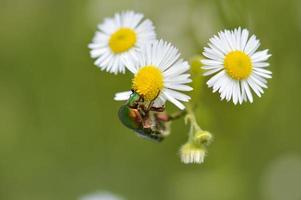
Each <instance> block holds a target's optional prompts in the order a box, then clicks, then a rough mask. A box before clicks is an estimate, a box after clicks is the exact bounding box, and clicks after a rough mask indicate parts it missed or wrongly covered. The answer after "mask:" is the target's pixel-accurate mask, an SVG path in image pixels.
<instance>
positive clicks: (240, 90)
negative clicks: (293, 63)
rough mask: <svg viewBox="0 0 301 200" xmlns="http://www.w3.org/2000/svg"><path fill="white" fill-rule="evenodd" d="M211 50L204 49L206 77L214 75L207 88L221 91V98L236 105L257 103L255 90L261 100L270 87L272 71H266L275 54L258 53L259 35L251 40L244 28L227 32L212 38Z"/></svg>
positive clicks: (264, 51) (203, 61) (208, 48)
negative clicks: (254, 100)
mask: <svg viewBox="0 0 301 200" xmlns="http://www.w3.org/2000/svg"><path fill="white" fill-rule="evenodd" d="M208 46H209V47H205V48H204V52H203V55H204V56H205V57H206V58H207V59H203V60H202V63H203V64H204V66H203V67H202V68H203V69H204V70H205V71H206V72H205V73H204V75H205V76H209V75H213V74H214V76H213V77H212V78H210V79H209V80H208V82H207V85H208V86H209V87H211V88H213V92H216V91H218V92H219V93H220V97H221V99H222V100H223V99H226V100H227V101H230V100H231V99H232V101H233V103H234V104H237V103H238V102H239V103H240V104H241V103H242V102H243V101H250V102H251V103H252V102H253V96H252V92H251V91H253V92H254V93H255V94H256V95H257V96H259V97H261V94H263V88H267V85H266V84H267V81H266V79H268V78H272V76H271V74H272V72H271V71H269V70H267V69H265V68H266V67H268V66H269V63H268V62H267V60H268V58H269V57H270V56H271V54H269V53H268V50H263V51H257V49H258V47H259V46H260V42H259V40H258V39H256V36H255V35H252V36H251V37H250V38H249V31H248V30H247V29H243V30H241V28H238V29H235V30H232V31H230V30H225V31H222V32H220V33H218V36H216V35H215V36H214V37H212V38H211V39H210V43H209V44H208Z"/></svg>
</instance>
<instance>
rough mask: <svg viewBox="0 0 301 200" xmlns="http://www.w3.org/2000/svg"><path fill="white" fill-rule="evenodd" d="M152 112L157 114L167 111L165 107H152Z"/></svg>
mask: <svg viewBox="0 0 301 200" xmlns="http://www.w3.org/2000/svg"><path fill="white" fill-rule="evenodd" d="M150 110H151V111H155V112H163V111H164V110H165V106H162V107H151V108H150Z"/></svg>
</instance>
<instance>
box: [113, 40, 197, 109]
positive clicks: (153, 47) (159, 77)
mask: <svg viewBox="0 0 301 200" xmlns="http://www.w3.org/2000/svg"><path fill="white" fill-rule="evenodd" d="M179 57H180V53H179V52H178V49H176V48H175V47H174V46H172V45H171V44H170V43H167V42H164V41H163V40H160V41H155V42H153V43H149V44H147V45H145V46H143V47H142V48H141V54H139V55H138V59H137V61H134V62H133V61H129V62H127V63H126V64H127V67H128V69H129V70H130V71H131V72H132V73H133V74H134V75H135V76H134V78H133V80H132V89H133V90H134V91H135V92H137V93H138V94H139V95H141V96H142V97H143V98H144V100H146V101H154V104H153V106H154V107H161V106H163V105H164V104H165V102H166V100H169V101H170V102H172V103H173V104H174V105H176V106H177V107H178V108H180V109H182V110H183V109H184V108H185V106H184V105H183V104H182V103H181V102H180V101H183V102H187V101H189V99H190V97H189V96H187V95H185V94H183V93H181V92H178V91H191V90H192V88H191V87H190V86H187V85H186V84H187V83H190V82H191V79H190V74H189V73H188V72H187V71H189V69H190V66H189V64H188V63H187V62H186V61H184V60H182V59H179ZM176 90H178V91H176ZM131 93H132V92H131V91H127V92H121V93H117V94H116V95H115V98H114V99H115V100H118V101H121V100H122V101H123V100H127V99H128V98H129V97H130V95H131Z"/></svg>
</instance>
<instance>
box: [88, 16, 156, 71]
mask: <svg viewBox="0 0 301 200" xmlns="http://www.w3.org/2000/svg"><path fill="white" fill-rule="evenodd" d="M142 19H143V14H140V13H135V12H133V11H126V12H121V13H116V14H115V16H114V17H113V18H106V19H105V20H104V22H103V23H102V24H99V25H98V29H99V30H98V31H97V32H96V34H95V36H94V38H93V41H92V43H91V44H89V48H90V49H91V52H90V54H91V57H92V58H95V59H96V60H95V65H97V66H98V67H100V68H101V69H102V70H105V71H107V72H110V73H115V74H117V73H124V72H125V65H124V64H125V60H132V59H136V54H137V52H138V51H139V47H141V46H142V45H144V44H146V43H148V42H151V41H153V40H155V39H156V33H155V31H154V29H155V28H154V26H153V23H152V22H151V21H150V20H149V19H145V20H142Z"/></svg>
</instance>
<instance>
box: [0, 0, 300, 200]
mask: <svg viewBox="0 0 301 200" xmlns="http://www.w3.org/2000/svg"><path fill="white" fill-rule="evenodd" d="M125 9H131V10H136V11H139V12H143V13H145V16H146V17H148V18H151V19H152V20H153V22H154V24H155V25H156V30H157V33H158V35H159V37H162V38H164V39H166V40H168V41H170V42H173V43H174V44H175V45H176V46H177V47H178V48H179V49H180V51H181V52H182V54H183V56H184V57H185V58H186V59H189V58H190V57H191V56H192V55H195V54H199V53H201V51H202V48H203V46H204V45H205V44H206V43H207V41H208V39H209V37H211V36H212V35H213V34H215V33H217V31H219V30H222V29H224V28H234V27H237V26H242V27H246V28H248V29H250V30H251V31H252V33H256V35H257V36H258V37H259V38H260V40H261V43H262V46H261V48H262V49H263V48H268V49H270V51H271V53H272V54H273V56H272V57H271V59H270V62H271V67H270V70H272V71H273V79H271V80H270V81H269V89H268V90H266V92H265V94H264V95H263V97H262V98H255V102H254V103H253V104H249V103H246V104H244V105H242V106H234V105H232V103H226V102H224V101H223V102H221V101H220V100H219V96H218V95H217V94H212V92H211V90H210V89H208V88H206V87H203V88H202V90H201V92H202V95H201V99H199V101H201V102H202V103H201V106H200V107H199V109H198V110H197V116H198V119H199V122H200V123H201V124H202V127H203V128H205V129H207V130H210V131H211V132H212V133H213V134H214V137H215V141H214V142H213V144H212V145H211V146H210V148H209V154H208V156H207V157H206V161H205V163H204V164H202V165H184V164H182V163H181V162H180V160H179V155H178V149H179V147H180V145H182V144H183V143H184V142H185V141H186V139H187V132H188V130H187V129H186V127H185V126H184V123H183V120H179V121H177V122H176V123H174V124H173V126H172V128H173V132H172V134H171V135H170V137H169V138H167V139H166V140H165V141H164V142H163V143H161V144H157V143H152V142H150V141H146V140H143V139H141V138H138V137H136V136H135V134H133V133H132V132H131V131H130V130H127V129H126V128H125V127H123V126H122V125H121V124H120V122H119V121H118V118H117V115H116V113H117V110H118V108H119V106H120V105H121V102H114V101H113V99H112V98H113V95H114V93H115V92H118V91H123V90H127V89H129V87H130V78H131V75H130V74H126V75H124V76H114V75H110V74H107V73H105V72H101V71H100V70H99V69H98V68H97V67H95V66H94V65H93V60H92V59H91V58H90V57H89V50H88V48H87V45H88V43H89V42H90V41H91V39H92V37H93V35H94V32H95V30H96V25H97V23H99V22H101V21H102V19H103V18H104V17H107V16H112V15H113V13H114V12H116V11H121V10H125ZM300 34H301V1H300V0H244V1H242V0H232V1H230V0H228V1H227V0H199V1H196V0H186V1H185V0H107V1H104V0H82V1H75V0H0V199H1V200H69V199H70V200H74V199H79V198H80V197H81V196H82V195H85V194H88V193H93V192H95V191H99V190H106V191H111V192H113V193H116V194H119V195H120V196H123V197H124V198H125V199H129V200H142V199H143V200H154V199H158V200H169V199H170V200H183V199H188V200H197V199H204V200H236V199H237V200H254V199H256V200H261V199H263V200H300V199H301V190H300V188H301V146H300V139H301V135H300V133H301V132H300V127H299V125H300V122H301V121H300V118H301V117H300V111H301V110H300V107H301V106H300V102H301V98H300V97H301V94H300V86H299V84H301V78H300V74H301V58H300V57H301V56H300V46H301V39H300ZM168 108H169V109H174V108H173V106H172V105H168Z"/></svg>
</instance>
